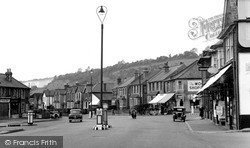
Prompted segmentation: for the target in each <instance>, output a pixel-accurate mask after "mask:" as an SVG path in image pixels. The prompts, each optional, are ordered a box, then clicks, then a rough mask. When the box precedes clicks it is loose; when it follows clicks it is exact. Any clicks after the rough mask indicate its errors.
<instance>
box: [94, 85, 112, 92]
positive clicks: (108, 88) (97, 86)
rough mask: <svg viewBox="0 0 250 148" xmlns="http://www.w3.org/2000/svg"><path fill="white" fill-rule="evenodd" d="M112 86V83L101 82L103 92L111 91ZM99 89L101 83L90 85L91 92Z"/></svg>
mask: <svg viewBox="0 0 250 148" xmlns="http://www.w3.org/2000/svg"><path fill="white" fill-rule="evenodd" d="M104 85H106V90H105V88H104ZM113 87H114V83H103V91H105V92H112V88H113ZM100 90H101V84H100V83H97V84H96V85H94V86H93V87H92V92H100Z"/></svg>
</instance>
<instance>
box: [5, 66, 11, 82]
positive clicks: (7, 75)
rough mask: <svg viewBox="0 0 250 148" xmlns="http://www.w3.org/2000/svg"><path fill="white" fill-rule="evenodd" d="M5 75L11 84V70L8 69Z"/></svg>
mask: <svg viewBox="0 0 250 148" xmlns="http://www.w3.org/2000/svg"><path fill="white" fill-rule="evenodd" d="M5 75H6V80H7V81H9V82H11V81H12V72H11V69H10V68H8V69H7V72H6V73H5Z"/></svg>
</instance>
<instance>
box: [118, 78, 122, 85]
mask: <svg viewBox="0 0 250 148" xmlns="http://www.w3.org/2000/svg"><path fill="white" fill-rule="evenodd" d="M121 83H122V79H121V78H120V77H119V78H117V85H120V84H121Z"/></svg>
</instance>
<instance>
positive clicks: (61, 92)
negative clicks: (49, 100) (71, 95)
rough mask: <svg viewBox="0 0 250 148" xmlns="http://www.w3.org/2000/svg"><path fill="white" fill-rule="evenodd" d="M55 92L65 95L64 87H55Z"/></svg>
mask: <svg viewBox="0 0 250 148" xmlns="http://www.w3.org/2000/svg"><path fill="white" fill-rule="evenodd" d="M55 94H60V95H65V94H66V89H56V90H55Z"/></svg>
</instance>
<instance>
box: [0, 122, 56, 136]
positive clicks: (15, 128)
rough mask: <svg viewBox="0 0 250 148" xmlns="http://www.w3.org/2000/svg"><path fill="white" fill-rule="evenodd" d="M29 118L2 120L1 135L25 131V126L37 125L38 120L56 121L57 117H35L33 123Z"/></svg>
mask: <svg viewBox="0 0 250 148" xmlns="http://www.w3.org/2000/svg"><path fill="white" fill-rule="evenodd" d="M27 120H28V119H27V118H17V119H6V120H0V135H1V134H8V133H13V132H19V131H23V130H24V128H23V126H36V125H37V124H36V123H37V122H46V121H56V120H57V119H51V118H49V119H34V120H33V124H28V123H27Z"/></svg>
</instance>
